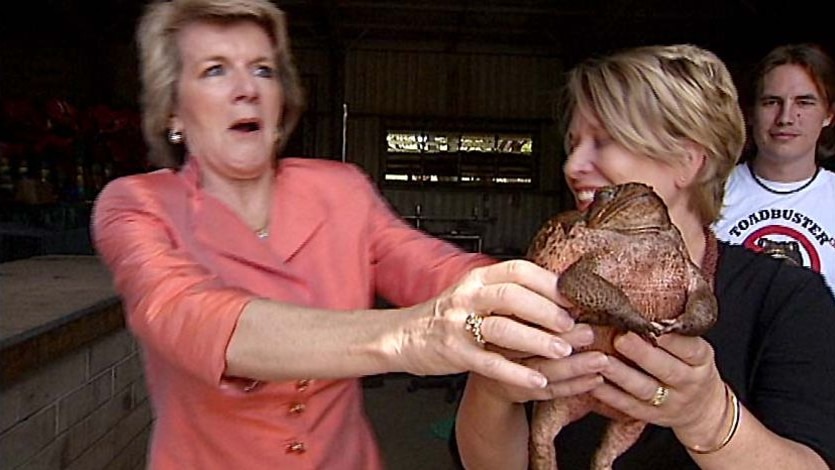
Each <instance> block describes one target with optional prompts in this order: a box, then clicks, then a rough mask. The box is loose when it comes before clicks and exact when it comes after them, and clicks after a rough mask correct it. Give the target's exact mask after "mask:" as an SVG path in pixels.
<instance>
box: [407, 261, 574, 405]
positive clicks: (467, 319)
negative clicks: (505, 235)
mask: <svg viewBox="0 0 835 470" xmlns="http://www.w3.org/2000/svg"><path fill="white" fill-rule="evenodd" d="M556 285H557V276H556V275H555V274H554V273H552V272H550V271H548V270H546V269H543V268H541V267H539V266H537V265H535V264H533V263H531V262H528V261H524V260H513V261H505V262H502V263H498V264H494V265H491V266H486V267H481V268H476V269H474V270H473V271H471V272H470V273H468V274H467V275H466V276H465V277H464V278H463V279H462V280H461V281H460V282H459V283H458V284H456V285H455V286H453V287H451V288H449V289H447V291H445V292H444V293H443V294H441V295H440V296H439V297H437V298H436V299H434V300H433V301H431V302H427V303H424V304H421V305H418V306H416V307H414V308H413V310H414V314H415V319H416V321H415V322H411V323H410V326H409V328H408V329H407V331H405V332H404V333H403V334H402V335H401V336H400V337H399V338H397V340H395V342H394V344H393V347H394V348H396V354H397V355H398V357H399V360H400V361H402V362H401V365H402V369H403V370H405V371H407V372H410V373H413V374H418V375H439V374H448V373H457V372H462V371H473V372H476V373H478V374H480V375H483V376H485V377H488V378H491V379H495V380H497V381H499V382H504V383H507V384H509V385H513V386H518V387H523V388H527V389H530V388H539V389H542V388H544V387H546V386H547V385H548V377H546V374H544V373H543V371H540V370H537V368H536V367H537V364H538V363H537V362H533V363H531V364H530V365H526V362H528V361H529V360H532V359H530V358H532V357H540V358H550V359H558V358H563V357H565V356H568V355H569V354H571V352H572V349H573V346H577V345H580V344H581V343H583V342H585V340H586V339H588V338H590V335H589V334H588V333H589V332H588V331H586V332H585V333H584V330H582V329H581V330H579V331H578V330H575V328H574V326H575V325H574V321H573V319H572V318H571V317H570V316H569V314H568V312H567V311H566V310H564V309H563V308H562V307H560V305H559V304H558V302H560V303H563V304H565V301H564V300H563V299H561V298H560V297H559V294H558V293H557V288H556Z"/></svg>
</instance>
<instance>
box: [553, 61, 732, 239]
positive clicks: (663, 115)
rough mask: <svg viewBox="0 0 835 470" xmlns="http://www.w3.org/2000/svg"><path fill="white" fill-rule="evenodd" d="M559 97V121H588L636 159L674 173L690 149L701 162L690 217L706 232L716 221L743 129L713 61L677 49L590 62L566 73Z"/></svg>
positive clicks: (722, 72)
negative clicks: (586, 116) (577, 117)
mask: <svg viewBox="0 0 835 470" xmlns="http://www.w3.org/2000/svg"><path fill="white" fill-rule="evenodd" d="M565 91H566V94H565V96H564V98H565V107H564V108H563V109H564V111H565V112H566V113H567V114H566V116H564V117H566V118H568V119H570V116H571V114H573V113H574V112H575V111H579V112H589V113H591V114H592V115H593V116H595V117H597V118H598V120H599V121H600V124H601V125H602V126H603V127H604V128H605V130H606V131H607V132H608V133H609V134H610V135H611V137H612V138H613V139H614V140H615V141H616V142H617V143H618V144H620V145H622V146H623V147H624V148H625V149H627V150H628V151H630V152H632V153H634V154H637V155H645V156H647V157H649V158H652V159H654V160H657V161H661V162H664V163H667V164H669V165H677V164H683V163H684V162H685V159H686V158H687V156H688V155H689V152H688V149H690V150H691V151H692V148H693V144H696V146H697V148H698V149H699V150H700V151H704V154H705V161H704V164H703V165H702V167H701V168H700V169H699V171H698V173H697V174H696V179H695V181H694V184H693V185H692V186H691V187H692V193H691V198H690V204H691V209H693V210H694V211H695V212H696V213H697V215H698V216H699V217H700V219H701V220H702V222H703V223H704V224H705V225H707V224H710V223H711V222H713V220H715V219H716V218H717V217H718V215H719V211H720V209H721V207H722V198H723V197H724V193H725V181H726V179H727V178H728V175H729V174H730V172H731V170H732V169H733V167H734V165H735V164H736V162H737V160H738V159H739V156H740V153H741V151H742V146H743V144H744V142H745V122H744V118H743V114H742V110H741V108H740V105H739V101H738V95H737V90H736V87H735V86H734V83H733V79H732V78H731V75H730V73H729V72H728V69H727V67H726V66H725V64H724V63H723V62H722V61H721V60H720V59H719V58H718V57H717V56H716V55H715V54H713V53H712V52H710V51H707V50H705V49H702V48H699V47H696V46H692V45H687V44H682V45H671V46H645V47H638V48H634V49H629V50H625V51H621V52H618V53H615V54H612V55H609V56H605V57H602V58H592V59H588V60H586V61H584V62H582V63H580V64H579V65H577V66H576V67H574V68H573V69H572V70H571V71H570V72H569V73H568V78H567V84H566V90H565ZM565 122H568V120H566V121H565ZM566 141H567V139H566Z"/></svg>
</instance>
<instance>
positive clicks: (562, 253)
mask: <svg viewBox="0 0 835 470" xmlns="http://www.w3.org/2000/svg"><path fill="white" fill-rule="evenodd" d="M528 258H529V259H531V260H532V261H533V262H535V263H537V264H539V265H540V266H543V267H545V268H547V269H549V270H552V271H554V272H557V273H561V274H560V277H559V281H558V284H557V287H558V289H559V291H560V293H561V294H562V295H563V296H564V297H566V298H567V299H569V300H570V301H571V302H572V303H573V304H574V305H575V307H574V308H573V309H572V310H571V314H572V316H573V317H574V318H575V319H576V320H577V321H579V322H585V323H589V324H591V325H592V328H593V329H594V331H595V342H594V344H592V345H591V346H589V347H587V348H583V349H582V350H587V349H595V350H601V351H603V352H605V353H607V354H615V351H614V348H613V346H612V340H613V339H614V336H615V335H616V334H618V333H619V332H623V331H626V330H628V331H634V332H636V333H638V334H640V335H641V336H643V337H644V338H647V339H648V340H650V341H651V342H653V343H655V338H656V337H657V336H658V335H661V334H664V333H671V332H677V333H680V334H686V335H701V334H703V333H704V332H706V331H707V330H708V329H709V328H710V327H711V326H712V325H713V323H714V322H715V321H716V314H717V313H716V312H717V308H716V299H715V297H714V296H713V294H712V291H711V287H710V283H709V282H708V281H707V280H706V279H705V278H704V276H703V275H702V273H701V272H700V270H699V268H698V267H697V266H696V265H694V264H693V263H692V262H691V261H690V258H689V256H688V254H687V250H686V247H685V246H684V241H683V240H682V238H681V234H680V233H679V231H678V229H676V227H675V226H674V225H673V224H672V223H671V222H670V218H669V215H668V213H667V207H666V206H665V204H664V202H663V201H662V200H661V198H660V197H659V196H658V195H657V194H655V192H653V190H652V188H650V187H649V186H646V185H644V184H640V183H628V184H624V185H619V186H608V187H604V188H600V189H598V190H597V191H596V192H595V196H594V201H593V202H592V204H591V206H590V207H589V208H588V210H587V211H586V212H584V213H580V212H569V213H563V214H560V215H557V216H556V217H554V218H553V219H551V220H550V221H549V222H547V223H546V224H545V226H544V227H543V228H542V229H541V230H540V231H539V233H538V234H537V235H536V237H535V238H534V240H533V242H532V243H531V246H530V248H529V250H528ZM589 412H596V413H599V414H602V415H604V416H607V417H609V418H611V419H612V421H611V423H610V425H609V426H608V428H607V430H606V433H605V435H604V437H603V441H602V443H601V444H600V447H598V449H597V452H596V454H595V457H594V461H593V464H592V468H594V469H609V468H611V467H612V464H613V462H614V461H615V459H616V458H617V457H618V456H620V455H621V454H622V453H623V452H625V451H626V450H627V449H628V448H629V447H630V446H632V444H634V442H635V441H636V440H637V438H638V436H639V435H640V434H641V432H642V431H643V429H644V427H645V426H646V423H644V422H640V421H637V420H635V419H633V418H630V417H629V416H626V415H624V414H622V413H620V412H618V411H616V410H614V409H612V408H610V407H608V406H605V405H603V404H602V403H600V402H599V401H597V400H595V399H594V398H592V397H591V395H589V394H584V395H578V396H574V397H569V398H565V399H555V400H550V401H542V402H538V403H536V405H535V408H534V415H533V422H532V425H531V442H530V459H531V468H533V469H549V470H550V469H555V468H556V450H555V448H554V438H555V437H556V435H557V434H558V433H559V431H560V430H561V429H562V427H564V426H566V425H567V424H569V423H571V422H573V421H576V420H578V419H580V418H581V417H583V416H585V415H586V414H588V413H589Z"/></svg>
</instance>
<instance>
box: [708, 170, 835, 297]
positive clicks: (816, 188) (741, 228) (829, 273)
mask: <svg viewBox="0 0 835 470" xmlns="http://www.w3.org/2000/svg"><path fill="white" fill-rule="evenodd" d="M760 181H762V182H763V184H765V185H766V186H768V187H769V188H772V189H774V190H776V191H788V190H791V189H794V188H798V187H800V186H803V184H804V182H793V183H779V182H775V181H768V180H763V179H762V178H760ZM713 230H714V231H715V232H716V236H717V238H719V239H720V240H724V241H727V242H729V243H733V244H738V245H744V246H746V247H748V248H750V249H753V250H755V251H763V250H766V249H769V248H774V247H778V248H781V249H783V250H784V251H783V253H789V254H790V255H789V257H790V258H791V259H793V260H795V261H796V262H797V263H798V264H802V265H803V266H806V267H808V268H811V269H813V270H814V271H817V272H819V273H821V274H823V276H824V278H825V279H826V282H827V284H829V288H830V289H831V290H832V291H833V292H835V173H832V172H831V171H827V170H824V169H821V170H820V172H819V173H818V175H817V176H816V177H815V179H814V181H812V182H811V184H809V186H808V187H806V188H803V189H802V190H800V191H798V192H796V193H791V194H775V193H772V192H769V191H767V190H765V189H763V188H762V187H761V186H760V185H758V184H757V182H756V181H754V178H753V177H752V176H751V171H750V170H749V168H748V165H746V164H740V165H737V166H736V168H734V170H733V171H732V172H731V176H730V178H729V179H728V183H727V186H726V188H725V201H724V207H723V208H722V214H721V216H720V218H719V220H718V221H717V222H716V223H715V224H714V226H713Z"/></svg>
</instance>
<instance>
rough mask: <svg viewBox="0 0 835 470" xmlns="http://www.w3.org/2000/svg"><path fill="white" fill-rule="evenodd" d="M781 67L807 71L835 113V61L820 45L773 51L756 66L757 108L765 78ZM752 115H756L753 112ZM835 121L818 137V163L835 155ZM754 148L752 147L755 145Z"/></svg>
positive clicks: (787, 45) (796, 46) (754, 99)
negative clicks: (795, 66) (793, 67)
mask: <svg viewBox="0 0 835 470" xmlns="http://www.w3.org/2000/svg"><path fill="white" fill-rule="evenodd" d="M781 65H797V66H799V67H801V68H802V69H803V70H805V71H806V74H807V75H809V78H810V79H811V80H812V82H813V83H814V84H815V87H816V88H817V90H818V94H819V95H820V96H821V99H822V100H823V103H824V105H825V106H826V109H827V112H828V113H829V114H833V113H835V61H833V60H832V57H830V56H829V55H827V53H826V51H824V50H823V49H822V48H821V47H820V46H818V45H817V44H811V43H804V44H786V45H784V46H779V47H776V48H774V49H772V50H771V52H769V53H768V54H766V56H765V57H763V59H762V60H761V61H760V63H759V64H758V65H757V68H756V70H755V72H754V87H753V90H752V92H753V96H751V101H750V102H751V103H752V104H753V106H756V103H757V102H758V101H759V97H760V95H761V94H762V91H763V86H764V81H765V76H766V75H767V74H768V72H771V71H772V70H774V69H775V68H777V67H779V66H781ZM752 114H753V113H752ZM833 121H835V119H833V120H832V121H830V123H829V125H828V126H826V127H824V128H823V129H822V130H821V133H820V136H819V137H818V146H817V152H816V156H817V160H819V161H820V160H823V159H825V158H829V157H831V156H832V155H833V154H835V122H833ZM752 147H753V144H752Z"/></svg>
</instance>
